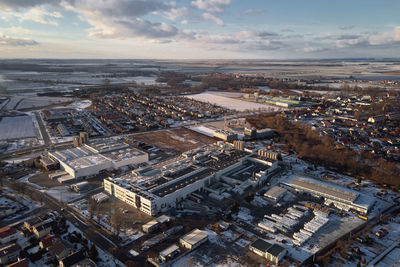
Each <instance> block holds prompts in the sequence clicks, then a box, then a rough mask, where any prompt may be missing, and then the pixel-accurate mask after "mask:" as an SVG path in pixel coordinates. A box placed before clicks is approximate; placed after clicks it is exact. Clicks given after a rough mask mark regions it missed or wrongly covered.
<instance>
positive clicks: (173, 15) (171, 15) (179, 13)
mask: <svg viewBox="0 0 400 267" xmlns="http://www.w3.org/2000/svg"><path fill="white" fill-rule="evenodd" d="M153 14H160V15H161V16H163V17H165V18H167V19H169V20H172V21H176V20H177V19H178V18H181V17H187V16H189V15H190V11H189V10H188V9H187V8H186V7H181V8H175V7H173V8H171V9H170V10H167V11H163V12H161V13H159V12H157V11H156V12H154V13H153Z"/></svg>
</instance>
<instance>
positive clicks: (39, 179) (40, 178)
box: [29, 172, 63, 188]
mask: <svg viewBox="0 0 400 267" xmlns="http://www.w3.org/2000/svg"><path fill="white" fill-rule="evenodd" d="M29 182H31V183H34V184H37V185H40V186H41V187H46V188H52V187H56V186H61V185H63V184H61V183H59V182H58V181H57V180H52V179H50V178H49V173H48V172H47V173H46V172H41V173H39V174H37V175H35V176H32V177H31V178H29Z"/></svg>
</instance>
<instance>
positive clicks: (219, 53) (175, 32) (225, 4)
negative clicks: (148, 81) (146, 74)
mask: <svg viewBox="0 0 400 267" xmlns="http://www.w3.org/2000/svg"><path fill="white" fill-rule="evenodd" d="M399 11H400V1H399V0H279V1H278V0H176V1H168V0H164V1H163V0H0V58H127V59H136V58H139V59H296V58H311V59H313V58H315V59H318V58H361V57H368V58H372V57H375V58H380V57H399V55H400V13H399Z"/></svg>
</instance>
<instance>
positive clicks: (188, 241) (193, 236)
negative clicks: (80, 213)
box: [179, 229, 208, 250]
mask: <svg viewBox="0 0 400 267" xmlns="http://www.w3.org/2000/svg"><path fill="white" fill-rule="evenodd" d="M207 240H208V234H207V232H205V231H202V230H200V229H194V230H193V231H191V232H189V233H187V234H186V235H184V236H182V237H181V238H180V239H179V243H180V244H181V245H182V246H183V247H184V248H187V249H189V250H193V249H195V248H197V247H198V246H200V245H201V244H203V243H204V242H206V241H207Z"/></svg>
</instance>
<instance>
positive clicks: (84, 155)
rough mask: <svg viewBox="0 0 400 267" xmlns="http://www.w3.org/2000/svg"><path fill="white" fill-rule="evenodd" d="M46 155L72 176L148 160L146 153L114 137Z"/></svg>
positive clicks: (89, 174)
mask: <svg viewBox="0 0 400 267" xmlns="http://www.w3.org/2000/svg"><path fill="white" fill-rule="evenodd" d="M48 155H49V157H50V158H52V159H53V160H56V161H58V162H59V163H60V166H61V168H62V169H64V170H65V171H66V172H67V173H68V174H69V175H71V176H72V177H74V178H80V177H87V176H91V175H96V174H98V173H99V172H100V171H101V170H105V169H109V168H114V169H118V168H120V167H122V166H127V165H132V164H139V163H142V162H146V161H148V154H147V153H145V152H143V151H140V150H138V149H136V148H134V147H131V146H129V145H128V144H126V143H124V142H121V141H118V140H114V139H102V140H96V141H94V142H90V143H89V144H84V145H83V146H80V147H75V148H69V149H64V150H59V151H51V152H49V153H48Z"/></svg>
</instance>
